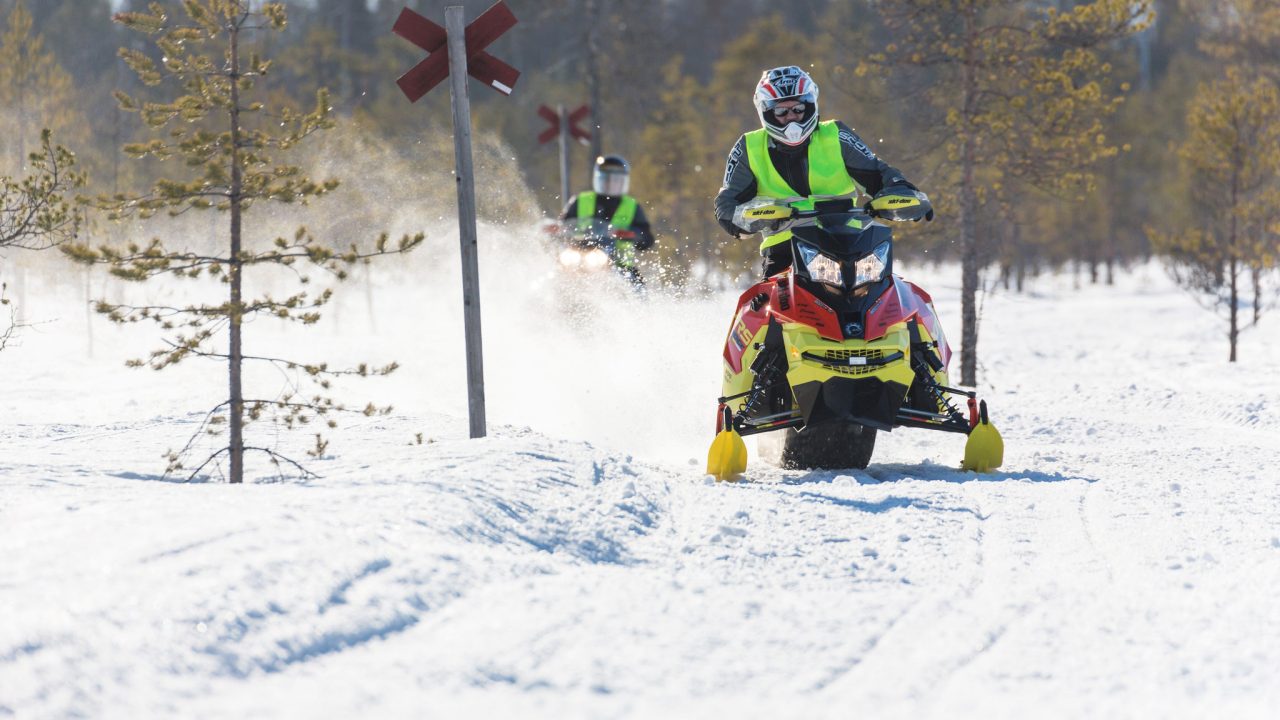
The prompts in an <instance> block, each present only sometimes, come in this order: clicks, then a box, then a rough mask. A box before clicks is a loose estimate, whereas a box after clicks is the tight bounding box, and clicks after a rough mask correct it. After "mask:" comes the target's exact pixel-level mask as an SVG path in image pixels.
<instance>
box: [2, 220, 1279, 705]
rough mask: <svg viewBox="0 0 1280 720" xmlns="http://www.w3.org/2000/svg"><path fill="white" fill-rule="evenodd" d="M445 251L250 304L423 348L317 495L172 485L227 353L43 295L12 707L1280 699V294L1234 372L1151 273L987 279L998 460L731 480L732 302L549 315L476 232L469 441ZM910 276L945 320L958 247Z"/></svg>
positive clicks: (7, 690)
mask: <svg viewBox="0 0 1280 720" xmlns="http://www.w3.org/2000/svg"><path fill="white" fill-rule="evenodd" d="M448 242H449V241H448V238H443V239H437V240H435V241H433V243H432V244H431V245H430V246H429V247H428V248H427V249H426V250H425V251H424V254H423V256H422V257H419V258H417V259H410V260H409V261H408V262H405V263H400V264H399V265H400V268H399V270H398V271H396V272H389V273H387V274H385V275H376V276H375V283H374V286H375V288H376V289H374V290H373V291H372V292H371V293H370V294H369V295H367V296H366V294H365V288H364V286H363V285H362V282H363V281H362V280H361V279H360V278H357V280H356V282H355V283H354V284H353V286H352V287H351V288H350V289H349V291H348V292H349V295H348V298H347V300H345V301H344V304H342V305H341V307H339V308H338V313H337V316H336V318H331V320H330V321H329V322H327V323H326V324H325V325H323V326H322V327H319V328H309V329H303V330H299V331H290V332H289V334H288V335H285V336H283V337H278V333H279V329H278V328H276V327H274V326H272V325H270V324H269V323H263V324H260V325H258V326H256V327H251V328H250V330H249V335H248V339H247V340H246V342H247V343H249V349H250V350H251V351H252V350H253V348H254V343H258V344H259V347H262V346H270V347H268V349H275V348H284V349H285V350H291V349H293V350H296V349H298V348H305V349H306V350H302V351H300V352H303V353H304V355H305V356H306V357H313V358H314V357H319V358H328V359H333V360H335V361H355V360H360V359H368V360H371V361H375V362H385V361H387V360H390V359H395V360H399V361H400V362H401V364H402V365H403V369H402V370H401V371H400V372H398V373H397V374H396V375H393V376H392V377H390V378H386V379H379V380H370V381H367V382H365V383H363V384H355V383H349V384H348V383H344V384H343V388H342V389H343V392H344V394H345V395H346V396H347V397H348V398H349V399H350V400H351V401H352V404H353V405H362V404H363V401H364V400H365V399H368V398H372V399H376V400H378V401H380V402H382V401H392V402H394V404H395V406H396V409H395V411H394V413H393V414H392V415H390V416H386V417H374V418H364V417H356V418H355V419H344V420H343V422H342V425H341V427H340V428H339V430H338V431H336V432H334V433H331V439H332V445H331V446H330V450H329V452H330V455H328V456H326V457H324V458H322V459H320V460H314V461H311V463H310V464H311V466H312V468H313V469H314V470H315V471H317V472H318V473H319V474H320V475H321V476H322V477H321V478H319V479H314V480H310V481H307V482H299V481H277V480H274V479H273V478H272V476H271V473H270V469H269V468H264V467H257V466H255V469H254V471H253V475H254V478H255V479H256V480H257V482H254V483H253V484H249V485H245V486H242V487H232V486H228V485H225V484H222V483H221V482H216V481H211V482H197V483H187V484H181V483H175V482H166V481H161V479H160V477H159V476H160V474H161V472H162V471H163V468H164V461H163V459H162V458H161V455H162V453H163V452H164V451H165V450H167V449H169V448H174V447H178V446H180V445H181V444H182V443H184V442H185V441H186V439H187V437H188V435H189V434H190V432H191V430H192V429H193V428H194V427H195V423H196V422H197V421H198V419H199V418H200V417H201V415H202V414H203V411H204V410H206V409H207V407H208V406H209V405H211V404H212V403H213V402H216V401H217V400H218V399H219V398H220V397H221V396H220V393H221V391H222V390H223V389H224V386H225V380H224V379H223V378H224V376H223V375H222V370H221V368H219V367H218V366H215V365H202V364H190V365H188V366H180V367H179V368H176V369H173V370H169V371H165V372H162V373H154V372H152V371H150V370H129V369H126V368H124V367H123V366H122V363H123V361H124V360H125V359H127V358H130V357H137V356H140V355H143V354H145V352H146V351H147V350H149V349H151V348H153V347H154V346H155V345H156V340H155V338H156V335H155V334H154V333H153V332H152V331H151V330H150V329H149V328H127V329H120V328H115V327H111V326H109V325H107V324H106V323H105V322H103V321H99V320H96V319H95V320H93V324H92V325H91V326H90V325H87V324H86V318H85V315H84V311H83V305H82V304H81V302H82V296H81V295H80V294H79V293H81V292H82V285H83V281H82V280H80V281H77V280H75V279H74V273H75V272H76V271H68V272H70V273H72V279H71V280H69V281H68V282H66V283H63V284H59V285H55V284H52V283H50V282H47V281H39V280H38V279H37V280H33V281H32V282H30V283H29V284H28V289H27V302H28V318H29V320H31V321H33V322H37V323H39V322H41V321H43V324H37V325H35V326H34V327H32V328H29V329H27V331H26V332H25V333H24V334H23V337H22V343H21V345H19V346H17V347H10V348H8V349H6V350H5V351H4V352H3V353H0V368H3V371H4V377H5V378H6V380H7V383H6V389H5V391H4V392H3V393H0V716H14V717H23V718H26V717H66V716H74V717H121V718H137V717H202V718H240V717H334V718H348V717H378V718H388V717H415V718H418V717H440V718H455V717H520V718H526V717H547V718H563V717H575V718H576V717H630V718H650V717H744V718H777V717H788V718H792V717H794V718H847V717H859V716H870V717H911V718H916V717H1027V716H1035V717H1091V718H1092V717H1188V718H1189V717H1233V718H1237V717H1259V718H1261V717H1273V716H1274V714H1273V713H1274V711H1275V708H1277V707H1280V605H1277V600H1276V598H1277V597H1280V524H1278V523H1277V517H1280V471H1278V470H1277V468H1278V467H1280V373H1277V370H1278V369H1280V364H1278V363H1277V360H1276V358H1277V356H1278V354H1280V317H1271V318H1264V319H1263V322H1262V324H1261V325H1260V326H1259V327H1258V328H1256V329H1253V330H1251V331H1249V332H1248V333H1247V334H1246V335H1245V336H1244V338H1243V341H1242V346H1241V362H1239V363H1237V364H1235V365H1229V364H1227V363H1226V354H1227V348H1226V341H1225V339H1224V338H1223V325H1222V323H1221V322H1220V321H1219V320H1217V319H1216V318H1214V317H1213V316H1211V315H1210V314H1208V313H1206V312H1204V311H1202V310H1201V309H1200V308H1198V307H1197V306H1196V305H1195V304H1194V302H1193V301H1192V300H1191V299H1190V298H1189V297H1188V296H1186V295H1185V294H1184V293H1183V292H1182V291H1180V290H1178V289H1176V288H1174V287H1172V286H1171V285H1170V283H1169V282H1168V281H1167V280H1166V279H1165V278H1164V276H1163V274H1162V273H1161V272H1160V270H1159V268H1158V267H1155V266H1152V267H1147V268H1142V269H1140V270H1138V271H1137V272H1135V273H1134V274H1131V275H1124V276H1121V278H1120V280H1119V283H1118V285H1117V287H1086V288H1084V289H1082V290H1078V291H1077V290H1074V289H1073V288H1072V286H1071V281H1070V278H1044V279H1041V280H1040V281H1038V282H1037V283H1036V284H1035V285H1034V286H1033V291H1032V292H1030V293H1028V294H1025V295H1017V294H1011V293H1006V292H1003V291H1000V292H997V293H995V294H994V295H992V296H990V297H988V298H987V300H986V301H985V305H984V308H983V313H984V314H983V321H982V341H981V342H982V345H981V351H982V362H983V367H982V377H983V379H984V386H983V387H982V388H981V389H982V391H983V393H984V395H985V396H986V397H987V398H988V399H989V401H990V404H991V407H992V413H993V418H994V420H995V421H996V423H997V425H998V426H999V427H1000V429H1001V431H1002V433H1003V435H1004V438H1005V443H1006V452H1005V467H1004V468H1003V469H1002V470H1001V471H999V472H996V473H992V474H989V475H982V476H978V475H973V474H965V473H962V472H959V471H958V470H957V469H956V468H957V466H958V460H959V457H960V454H961V452H962V447H963V441H964V438H963V437H961V436H953V435H947V434H941V433H928V432H924V431H912V430H905V429H904V430H899V431H896V432H894V433H892V434H884V433H882V434H881V435H880V438H879V443H878V447H877V450H876V455H875V458H874V460H873V464H872V466H871V467H869V468H868V469H867V470H866V471H849V472H809V473H805V472H792V471H782V470H779V469H777V468H773V467H770V466H768V465H767V464H762V463H761V462H759V460H758V459H756V458H753V461H752V463H753V464H752V467H751V469H750V471H749V473H748V478H747V479H746V480H745V481H744V482H741V483H737V484H716V483H715V482H712V481H710V480H709V479H708V478H706V477H705V476H704V475H703V474H702V472H701V471H702V466H703V462H704V457H705V455H704V453H705V450H706V447H707V444H708V443H709V441H710V439H711V423H712V422H713V419H714V417H713V409H714V408H713V406H714V398H715V396H716V395H717V394H718V391H719V378H720V367H719V346H720V344H721V342H722V340H723V335H724V331H725V328H726V326H727V322H728V319H729V313H730V311H731V309H732V308H731V305H732V300H731V299H729V298H727V297H724V296H721V297H712V298H699V297H687V298H678V297H668V296H663V295H655V296H654V297H651V298H650V299H649V300H648V301H645V302H639V301H635V300H632V299H628V298H625V297H622V296H614V295H606V296H604V297H602V298H597V299H596V300H593V301H591V302H588V303H585V304H584V305H583V306H582V307H579V308H577V310H578V312H575V313H572V314H569V313H565V312H563V311H561V310H559V309H557V306H556V304H555V303H554V302H550V301H549V298H554V297H556V295H555V293H556V292H558V291H557V290H556V289H555V287H554V286H553V285H551V284H548V282H547V280H546V278H545V277H543V275H542V268H541V267H540V266H539V265H538V263H537V261H536V260H534V255H533V254H531V253H527V252H523V251H522V250H520V244H521V243H526V242H528V238H527V237H524V236H521V235H520V234H518V233H517V234H512V233H503V232H497V231H495V230H492V229H490V230H488V231H486V237H485V242H484V243H483V247H482V258H481V260H482V263H486V265H485V268H486V281H485V295H484V297H483V308H484V312H485V318H484V320H485V330H486V337H485V351H486V370H487V376H486V379H487V381H488V386H487V389H488V400H489V419H490V433H491V434H490V437H488V438H486V439H482V440H468V439H466V437H465V436H466V417H465V386H464V385H465V383H464V374H463V372H464V371H463V368H464V358H463V355H462V347H461V328H460V326H461V321H460V291H459V289H458V284H457V280H456V278H455V277H454V276H456V270H455V267H454V266H455V264H456V259H455V257H454V254H453V253H452V252H450V249H449V247H448ZM433 258H444V259H443V260H439V259H434V260H433V262H432V263H431V264H434V265H438V266H440V267H439V268H437V269H436V270H435V271H428V270H427V269H426V265H427V264H428V263H427V262H426V261H427V260H428V259H433ZM499 258H502V260H499ZM899 269H900V270H901V271H904V272H905V273H906V274H908V275H909V276H911V277H912V278H913V279H916V280H917V281H919V282H920V283H921V284H922V285H924V286H925V287H926V288H927V289H929V290H930V291H931V292H932V293H933V294H934V297H935V301H936V304H937V306H938V308H939V311H940V312H941V314H942V316H943V319H944V323H946V326H947V328H948V329H949V330H950V331H951V335H952V337H953V338H956V337H958V317H959V307H958V300H957V297H958V288H957V285H958V282H957V276H956V274H955V273H954V272H953V271H947V270H921V271H920V272H913V271H912V270H913V269H912V268H909V267H900V268H899ZM42 282H43V284H42ZM93 283H94V285H93V287H94V292H95V294H96V293H98V292H99V288H102V287H104V285H103V282H102V280H101V278H100V277H97V276H95V279H94V280H93ZM11 287H12V285H11ZM105 290H106V292H108V293H120V292H123V291H122V290H121V289H120V288H119V286H117V285H114V284H108V285H106V286H105ZM370 303H372V305H370ZM90 353H91V356H90ZM256 382H258V383H260V384H261V385H262V386H270V385H271V383H272V382H273V378H272V377H270V376H269V375H268V376H262V377H258V378H257V380H256ZM251 432H255V433H257V435H256V436H253V437H256V438H257V440H258V441H259V442H262V443H270V444H273V445H274V446H275V447H278V448H280V449H281V450H283V451H288V452H292V453H293V454H295V455H298V456H303V453H304V452H305V450H306V448H307V447H309V446H310V445H311V444H312V438H311V436H310V435H308V434H306V433H302V434H298V435H294V436H287V435H279V436H277V433H276V432H275V431H274V430H271V429H270V428H268V427H267V426H262V427H258V428H256V429H254V430H251Z"/></svg>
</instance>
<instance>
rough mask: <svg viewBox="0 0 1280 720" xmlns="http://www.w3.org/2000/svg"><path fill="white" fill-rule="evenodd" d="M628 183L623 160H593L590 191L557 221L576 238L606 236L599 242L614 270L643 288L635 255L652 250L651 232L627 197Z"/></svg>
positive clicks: (577, 198) (628, 170) (580, 195)
mask: <svg viewBox="0 0 1280 720" xmlns="http://www.w3.org/2000/svg"><path fill="white" fill-rule="evenodd" d="M630 183H631V166H630V165H628V164H627V161H626V160H624V159H623V158H622V157H620V156H618V155H605V156H604V157H599V158H596V165H595V170H594V171H593V173H592V175H591V189H590V190H587V191H585V192H581V193H578V194H577V195H575V196H574V197H573V199H572V200H570V201H569V204H568V205H565V208H564V212H562V213H560V220H561V221H562V222H563V223H564V225H565V227H567V228H570V229H575V230H576V231H577V232H576V233H575V234H576V235H577V236H578V237H584V236H586V237H591V236H593V235H606V236H604V237H600V238H598V239H599V240H600V241H601V242H607V243H609V244H610V246H611V248H612V252H611V254H610V256H611V258H612V260H613V266H614V268H616V269H617V270H618V272H620V273H622V274H623V275H624V276H625V277H627V279H629V280H631V282H633V283H635V284H637V285H643V284H644V278H643V277H641V276H640V271H639V270H638V269H637V268H636V253H637V252H640V251H643V250H648V249H649V248H651V247H653V231H652V230H650V228H649V220H648V219H647V218H645V216H644V208H642V207H640V204H639V203H637V202H636V199H635V198H634V197H632V196H630V195H628V194H627V188H628V186H629V185H630ZM612 231H620V232H612ZM619 235H621V237H619Z"/></svg>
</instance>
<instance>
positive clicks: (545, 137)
mask: <svg viewBox="0 0 1280 720" xmlns="http://www.w3.org/2000/svg"><path fill="white" fill-rule="evenodd" d="M559 134H560V128H554V127H553V128H548V129H546V130H543V131H542V132H541V133H540V134H539V135H538V144H540V145H541V144H543V143H549V142H551V141H552V140H555V139H556V136H557V135H559Z"/></svg>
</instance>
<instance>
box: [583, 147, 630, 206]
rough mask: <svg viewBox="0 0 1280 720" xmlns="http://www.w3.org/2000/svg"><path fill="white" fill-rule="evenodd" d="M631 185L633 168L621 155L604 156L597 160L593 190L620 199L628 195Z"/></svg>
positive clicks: (592, 178) (592, 182)
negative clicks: (628, 188)
mask: <svg viewBox="0 0 1280 720" xmlns="http://www.w3.org/2000/svg"><path fill="white" fill-rule="evenodd" d="M630 184H631V166H630V165H629V164H627V161H626V160H624V159H623V158H622V156H621V155H604V156H601V157H598V158H596V167H595V170H594V172H592V173H591V189H592V190H595V191H596V192H597V193H599V194H600V195H609V196H611V197H620V196H622V195H626V194H627V187H628V186H629V185H630Z"/></svg>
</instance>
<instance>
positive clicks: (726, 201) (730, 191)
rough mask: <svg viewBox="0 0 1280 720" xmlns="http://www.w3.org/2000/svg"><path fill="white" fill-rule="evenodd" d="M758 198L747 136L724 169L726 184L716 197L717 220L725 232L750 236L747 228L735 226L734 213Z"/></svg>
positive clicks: (743, 138)
mask: <svg viewBox="0 0 1280 720" xmlns="http://www.w3.org/2000/svg"><path fill="white" fill-rule="evenodd" d="M755 196H756V176H755V173H753V172H751V165H750V164H749V163H747V140H746V136H745V135H744V136H742V137H740V138H738V142H736V143H734V146H733V150H732V151H730V152H729V159H728V161H727V162H726V163H725V167H724V184H723V185H721V186H720V192H719V193H718V194H717V195H716V220H717V221H718V222H719V223H720V227H722V228H724V231H725V232H727V233H729V234H730V235H732V236H734V237H739V236H741V235H746V234H748V233H747V231H746V229H745V228H740V227H738V226H737V225H734V224H733V211H734V210H735V209H736V208H737V207H738V206H739V205H741V204H742V203H744V202H746V201H748V200H750V199H751V198H753V197H755Z"/></svg>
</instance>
